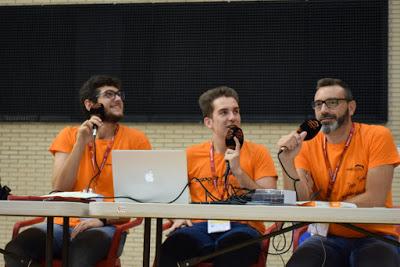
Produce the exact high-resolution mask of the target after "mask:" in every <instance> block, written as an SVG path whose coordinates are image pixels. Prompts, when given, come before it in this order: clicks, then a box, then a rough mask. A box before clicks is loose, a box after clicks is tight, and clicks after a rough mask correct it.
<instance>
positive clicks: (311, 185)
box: [278, 78, 400, 267]
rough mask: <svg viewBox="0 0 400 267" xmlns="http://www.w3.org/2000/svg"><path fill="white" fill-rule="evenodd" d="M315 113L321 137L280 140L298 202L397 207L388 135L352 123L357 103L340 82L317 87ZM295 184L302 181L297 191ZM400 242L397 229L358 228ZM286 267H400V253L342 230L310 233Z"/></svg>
mask: <svg viewBox="0 0 400 267" xmlns="http://www.w3.org/2000/svg"><path fill="white" fill-rule="evenodd" d="M312 107H313V108H314V111H315V116H316V118H317V119H318V120H319V121H320V122H321V124H322V127H321V132H320V133H318V135H317V136H316V137H315V138H314V139H312V140H309V141H307V142H304V143H303V141H304V138H305V136H306V134H307V133H306V132H302V133H297V132H292V133H290V134H288V135H285V136H283V137H281V139H280V140H279V141H278V147H279V148H280V149H282V153H281V156H280V157H281V161H282V165H283V167H284V169H285V170H286V172H285V171H283V175H284V185H285V188H287V189H291V190H297V193H298V196H299V199H298V200H310V199H311V197H312V196H313V195H318V196H317V200H322V201H343V202H350V203H354V204H356V205H357V206H358V207H388V208H390V207H392V193H391V191H392V190H391V189H392V180H393V173H394V168H395V167H396V166H398V165H399V163H400V157H399V153H398V151H397V148H396V145H395V143H394V140H393V136H392V134H391V133H390V131H389V129H387V128H385V127H383V126H378V125H367V124H362V123H356V122H353V121H352V116H353V115H354V112H355V110H356V102H355V100H354V99H353V95H352V92H351V90H350V89H349V87H348V86H347V84H346V83H345V82H343V81H341V80H339V79H332V78H324V79H321V80H319V81H318V83H317V87H316V93H315V96H314V101H313V102H312ZM292 180H298V182H297V183H296V187H295V188H294V185H293V182H292ZM358 226H359V227H362V228H364V229H365V230H367V231H370V232H372V233H375V234H379V235H382V236H384V237H386V238H390V239H394V240H398V234H397V233H396V230H395V226H393V225H378V224H369V225H368V224H359V225H358ZM309 232H310V233H305V234H304V236H303V238H301V240H304V239H305V241H304V242H303V243H301V244H300V246H299V247H298V248H297V250H296V251H295V252H294V253H293V255H292V257H291V259H290V260H289V262H288V264H287V266H289V267H293V266H307V267H313V266H315V267H317V266H318V267H320V266H325V267H335V266H344V267H350V266H351V267H353V266H385V267H388V266H393V267H396V266H400V259H399V251H398V248H397V247H396V246H394V245H392V244H389V243H386V242H384V241H382V240H378V239H376V238H372V237H367V236H365V235H364V234H361V233H359V232H357V231H353V230H349V229H348V228H345V227H343V226H340V225H337V224H318V225H313V226H311V227H309Z"/></svg>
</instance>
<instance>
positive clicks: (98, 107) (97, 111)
mask: <svg viewBox="0 0 400 267" xmlns="http://www.w3.org/2000/svg"><path fill="white" fill-rule="evenodd" d="M92 116H97V117H99V118H100V119H101V120H104V117H105V116H106V115H105V112H104V106H103V104H101V103H96V104H94V105H93V106H92V107H91V108H90V110H89V118H90V117H92ZM96 135H97V125H96V124H95V125H93V137H94V138H96Z"/></svg>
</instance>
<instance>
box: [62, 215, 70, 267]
mask: <svg viewBox="0 0 400 267" xmlns="http://www.w3.org/2000/svg"><path fill="white" fill-rule="evenodd" d="M68 257H69V217H63V246H62V267H68Z"/></svg>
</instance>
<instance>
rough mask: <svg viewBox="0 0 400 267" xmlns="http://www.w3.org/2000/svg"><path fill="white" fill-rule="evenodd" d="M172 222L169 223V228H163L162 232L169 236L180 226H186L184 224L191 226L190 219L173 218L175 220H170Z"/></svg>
mask: <svg viewBox="0 0 400 267" xmlns="http://www.w3.org/2000/svg"><path fill="white" fill-rule="evenodd" d="M171 221H172V222H173V223H172V225H171V227H170V228H168V230H165V231H164V233H165V234H166V235H167V236H169V235H170V234H171V233H172V232H173V231H175V230H176V229H178V228H182V227H186V226H189V227H190V226H193V224H192V221H191V220H187V219H185V220H183V219H175V220H171Z"/></svg>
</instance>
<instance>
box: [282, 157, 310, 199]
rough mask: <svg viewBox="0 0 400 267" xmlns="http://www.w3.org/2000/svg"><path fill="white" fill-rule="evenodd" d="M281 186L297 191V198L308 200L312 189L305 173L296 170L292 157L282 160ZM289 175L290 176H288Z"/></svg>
mask: <svg viewBox="0 0 400 267" xmlns="http://www.w3.org/2000/svg"><path fill="white" fill-rule="evenodd" d="M282 164H283V166H282V174H283V187H284V188H285V189H287V190H293V191H296V192H297V197H298V199H297V200H310V196H311V194H312V190H311V188H312V187H310V186H309V185H308V184H309V181H308V180H307V179H308V178H307V177H306V176H307V173H305V172H304V173H302V172H301V171H298V170H297V169H296V167H295V164H294V159H290V160H282ZM289 176H290V177H289Z"/></svg>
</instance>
